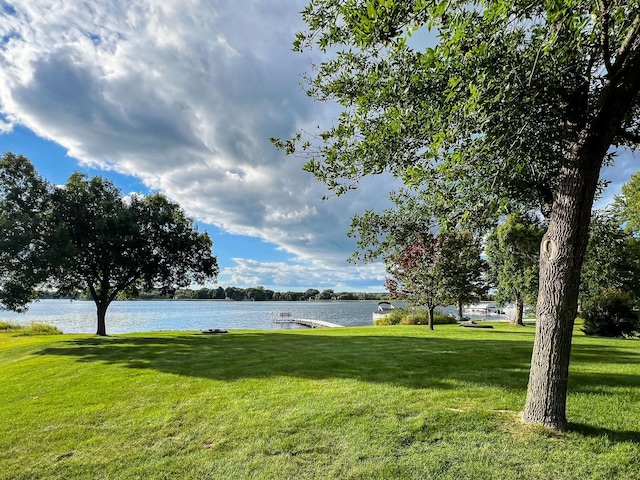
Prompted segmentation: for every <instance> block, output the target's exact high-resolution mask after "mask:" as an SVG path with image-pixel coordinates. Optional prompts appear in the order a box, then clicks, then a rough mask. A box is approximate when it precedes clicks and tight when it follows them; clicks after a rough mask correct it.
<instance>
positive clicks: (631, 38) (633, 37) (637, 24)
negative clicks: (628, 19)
mask: <svg viewBox="0 0 640 480" xmlns="http://www.w3.org/2000/svg"><path fill="white" fill-rule="evenodd" d="M639 33H640V15H636V18H634V19H633V23H632V24H631V26H630V27H629V31H628V32H627V36H626V37H625V39H624V41H623V42H622V44H621V45H620V48H619V49H618V56H617V58H616V62H615V64H614V65H613V66H612V76H615V75H617V74H618V73H619V72H620V70H621V69H622V67H623V65H624V63H625V62H626V60H627V58H628V57H629V55H630V54H631V52H633V50H635V49H636V48H637V45H635V44H636V42H637V40H638V34H639Z"/></svg>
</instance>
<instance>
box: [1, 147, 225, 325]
mask: <svg viewBox="0 0 640 480" xmlns="http://www.w3.org/2000/svg"><path fill="white" fill-rule="evenodd" d="M0 166H1V167H2V168H0V182H1V183H0V185H1V188H2V197H0V209H2V210H1V214H2V217H0V221H2V223H3V225H2V226H3V227H5V228H3V229H2V237H0V238H1V240H0V241H2V242H3V247H5V248H3V249H2V254H1V256H0V258H1V260H2V262H1V264H0V269H1V270H0V275H1V280H2V294H3V298H2V301H3V303H4V305H5V306H6V307H9V308H11V309H14V310H24V309H25V308H26V303H27V302H28V301H30V300H32V299H34V298H35V295H34V288H35V287H36V286H37V285H38V284H41V283H45V282H47V283H49V284H50V285H51V286H53V287H55V288H56V290H57V291H58V293H59V294H62V295H75V294H77V293H78V292H79V291H83V290H88V291H89V292H90V294H91V298H92V299H93V301H94V302H95V304H96V309H97V323H98V327H97V334H98V335H106V323H105V316H106V312H107V309H108V307H109V305H110V304H111V302H112V301H113V300H114V299H116V298H117V297H119V296H122V295H125V296H128V295H134V296H135V295H137V294H138V293H139V292H140V290H141V289H142V288H144V289H147V290H151V289H158V290H160V292H161V293H162V294H166V293H167V292H168V291H174V290H175V289H176V288H178V287H185V286H187V285H190V284H192V283H202V282H203V281H204V280H205V279H208V278H213V277H215V276H216V275H217V273H218V265H217V261H216V258H215V257H213V255H212V253H211V240H210V239H209V236H208V235H207V234H206V233H203V234H201V233H198V231H197V229H196V228H195V226H194V225H193V221H192V220H191V219H189V218H188V217H186V216H185V214H184V212H183V211H182V210H181V208H180V207H179V205H177V204H175V203H172V202H170V201H169V200H167V199H166V198H165V197H164V196H162V195H160V194H154V195H149V196H146V197H145V196H140V195H134V196H131V197H129V198H125V197H124V196H123V194H122V192H121V191H120V190H119V189H117V188H116V187H115V185H113V183H111V182H110V181H108V180H104V179H102V178H100V177H94V178H92V179H89V178H87V177H86V175H82V174H79V173H75V174H73V175H71V177H70V178H69V180H68V181H67V183H66V185H65V186H64V187H62V188H53V187H51V186H50V185H48V184H47V183H46V182H45V181H44V180H42V179H41V178H40V177H39V176H38V175H37V174H36V173H35V170H34V168H33V166H32V165H31V163H30V162H29V160H28V159H26V158H24V157H20V156H15V155H11V154H6V155H5V156H4V157H3V162H2V164H0ZM9 256H15V258H14V259H13V260H11V258H9ZM5 294H6V295H5ZM7 299H8V300H7ZM5 300H6V301H5Z"/></svg>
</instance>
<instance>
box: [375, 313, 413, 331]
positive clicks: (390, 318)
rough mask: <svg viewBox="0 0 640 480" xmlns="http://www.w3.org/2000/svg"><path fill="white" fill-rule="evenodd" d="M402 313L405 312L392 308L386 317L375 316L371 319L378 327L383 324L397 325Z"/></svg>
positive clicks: (402, 316)
mask: <svg viewBox="0 0 640 480" xmlns="http://www.w3.org/2000/svg"><path fill="white" fill-rule="evenodd" d="M404 315H405V312H404V310H402V309H397V310H392V311H391V312H389V314H388V315H387V316H386V317H383V318H376V319H375V320H374V321H373V324H374V325H376V326H378V327H382V326H385V325H398V324H399V323H400V322H402V319H403V318H404Z"/></svg>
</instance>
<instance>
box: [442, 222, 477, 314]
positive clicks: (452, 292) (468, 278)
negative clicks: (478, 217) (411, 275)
mask: <svg viewBox="0 0 640 480" xmlns="http://www.w3.org/2000/svg"><path fill="white" fill-rule="evenodd" d="M481 252H482V249H481V244H480V241H479V239H478V238H476V237H475V236H474V235H473V234H472V233H471V232H469V231H462V232H458V231H454V232H451V234H450V235H449V236H448V237H447V249H446V253H447V255H446V257H445V258H443V259H442V267H443V269H444V271H445V272H446V273H447V291H448V294H449V300H448V301H447V302H446V303H452V304H454V305H456V306H457V307H458V320H462V307H463V305H465V304H469V303H472V302H475V301H478V300H479V299H480V298H481V297H482V295H483V294H485V293H486V292H487V290H488V288H487V283H486V280H485V274H486V272H487V269H488V265H487V262H486V260H484V259H483V258H482V256H481Z"/></svg>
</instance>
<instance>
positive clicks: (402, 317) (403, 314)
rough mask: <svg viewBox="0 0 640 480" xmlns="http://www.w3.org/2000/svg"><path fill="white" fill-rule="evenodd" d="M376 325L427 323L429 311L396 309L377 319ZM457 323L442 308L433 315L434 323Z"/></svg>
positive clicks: (422, 309)
mask: <svg viewBox="0 0 640 480" xmlns="http://www.w3.org/2000/svg"><path fill="white" fill-rule="evenodd" d="M373 323H374V325H378V326H383V325H427V324H428V323H429V313H428V312H427V310H426V309H424V308H416V309H412V310H404V309H398V310H394V311H392V312H391V313H389V315H387V316H386V317H385V318H380V319H376V320H375V321H374V322H373ZM453 323H456V319H455V318H454V317H451V316H449V315H447V314H445V313H443V312H442V311H440V310H436V311H435V312H434V315H433V324H434V325H446V324H453Z"/></svg>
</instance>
